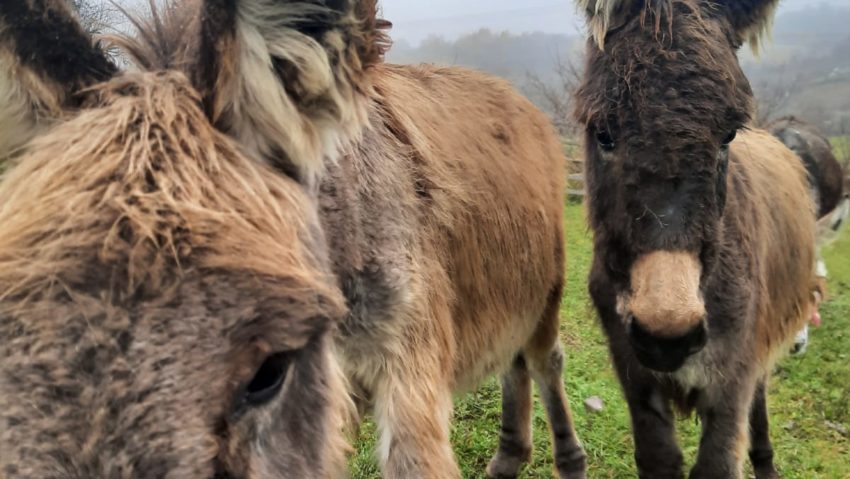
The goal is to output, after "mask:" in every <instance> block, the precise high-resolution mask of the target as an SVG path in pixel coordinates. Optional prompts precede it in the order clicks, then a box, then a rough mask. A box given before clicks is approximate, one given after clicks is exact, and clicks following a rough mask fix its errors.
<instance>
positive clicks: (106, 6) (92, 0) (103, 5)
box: [67, 0, 118, 35]
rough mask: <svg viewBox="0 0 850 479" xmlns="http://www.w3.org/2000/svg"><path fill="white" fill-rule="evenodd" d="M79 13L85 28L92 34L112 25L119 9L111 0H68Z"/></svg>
mask: <svg viewBox="0 0 850 479" xmlns="http://www.w3.org/2000/svg"><path fill="white" fill-rule="evenodd" d="M67 1H68V3H69V4H70V5H71V8H73V9H74V10H75V11H76V12H77V14H78V15H79V16H80V21H81V22H82V24H83V28H85V29H86V31H88V32H89V33H91V34H92V35H98V34H101V33H104V32H105V31H106V30H107V29H108V28H110V27H111V25H112V23H113V22H114V21H115V19H116V16H117V14H118V9H117V8H115V6H114V5H113V4H112V2H110V1H109V0H67Z"/></svg>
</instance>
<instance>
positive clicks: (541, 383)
mask: <svg viewBox="0 0 850 479" xmlns="http://www.w3.org/2000/svg"><path fill="white" fill-rule="evenodd" d="M527 359H528V368H529V370H530V371H531V375H532V377H533V378H534V382H535V383H537V387H538V389H539V391H540V399H541V401H543V405H544V407H545V408H546V413H547V415H548V416H549V425H550V427H551V428H552V446H553V449H554V452H555V467H556V469H557V471H558V477H560V478H561V479H585V477H586V475H585V474H586V472H585V471H586V467H587V460H586V455H585V453H584V449H582V447H581V443H580V442H579V440H578V437H577V436H576V433H575V430H574V428H573V420H572V416H571V415H570V407H569V403H568V402H567V395H566V393H565V392H564V379H563V377H562V374H563V370H564V352H563V349H562V348H561V343H560V342H558V341H556V342H555V344H554V346H553V347H552V348H551V349H550V350H549V352H548V353H546V354H544V355H540V356H538V355H535V354H532V353H531V352H529V353H527Z"/></svg>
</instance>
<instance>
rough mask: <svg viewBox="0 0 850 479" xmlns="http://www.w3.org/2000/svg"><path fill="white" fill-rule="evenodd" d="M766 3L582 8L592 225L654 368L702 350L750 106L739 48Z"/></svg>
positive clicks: (582, 95) (655, 0)
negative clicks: (707, 301) (730, 170)
mask: <svg viewBox="0 0 850 479" xmlns="http://www.w3.org/2000/svg"><path fill="white" fill-rule="evenodd" d="M727 3H728V5H726V4H727ZM771 3H773V2H737V1H736V2H731V1H730V2H702V1H698V0H672V1H671V0H633V1H627V0H624V1H616V0H612V1H605V0H596V1H592V0H591V1H589V2H583V4H582V5H583V6H584V7H585V8H586V9H587V11H588V17H589V23H590V27H591V30H592V31H593V32H594V34H595V35H596V40H597V42H591V44H590V45H589V47H588V61H587V69H586V72H585V80H584V83H583V85H582V87H581V88H580V90H579V93H578V98H577V100H578V106H577V116H578V119H579V120H580V121H581V122H582V123H583V124H585V125H586V135H587V137H586V142H587V179H588V187H589V191H590V194H591V199H590V217H591V222H592V226H593V228H594V230H595V232H596V238H597V252H598V253H599V254H601V255H602V256H603V257H604V264H605V265H606V267H607V268H608V272H609V275H610V276H611V277H612V278H613V279H614V281H615V282H616V283H617V284H618V289H619V297H618V299H617V300H618V310H619V313H620V314H621V315H622V317H623V320H624V321H625V323H626V326H627V328H628V330H629V334H630V337H631V341H632V345H633V346H634V349H635V352H636V353H637V356H638V358H639V359H640V360H641V362H642V363H643V364H644V365H645V366H647V367H650V368H653V369H657V370H661V371H673V370H676V369H678V368H679V367H680V366H681V365H682V364H683V362H684V361H685V359H687V357H688V356H690V355H692V354H694V353H696V352H698V351H700V350H701V349H702V348H703V346H704V345H705V344H706V341H707V337H708V331H707V329H706V317H705V316H706V310H705V305H704V301H703V295H702V288H703V286H704V284H705V282H706V278H707V277H708V276H709V275H710V274H711V271H712V268H713V266H714V262H715V245H716V244H717V243H718V241H719V237H718V231H719V224H720V221H721V217H722V215H723V211H724V207H725V203H726V171H727V162H728V155H729V144H730V143H731V142H732V141H733V140H734V138H735V135H736V132H737V131H738V130H739V129H740V128H741V127H742V126H743V125H744V124H745V123H746V122H747V120H748V118H749V112H750V110H751V103H752V92H751V90H750V86H749V83H748V82H747V80H746V78H745V77H744V75H743V73H742V71H741V68H740V66H739V65H738V60H737V56H736V52H737V49H738V48H739V46H740V45H741V43H742V41H743V40H744V38H745V36H746V35H748V34H749V33H750V32H752V31H753V30H752V29H753V28H759V26H758V25H759V23H758V21H759V20H758V19H760V18H762V16H764V15H766V11H767V10H768V8H767V7H768V6H770V4H771ZM744 7H747V9H744V10H742V9H743V8H744ZM748 15H749V16H748ZM748 18H751V19H752V20H750V21H748V20H747V19H748ZM600 45H601V46H600Z"/></svg>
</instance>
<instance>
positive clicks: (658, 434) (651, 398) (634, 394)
mask: <svg viewBox="0 0 850 479" xmlns="http://www.w3.org/2000/svg"><path fill="white" fill-rule="evenodd" d="M603 324H604V325H605V326H606V329H607V333H608V341H609V347H610V349H611V357H612V359H613V360H614V366H615V367H616V370H617V376H618V377H619V379H620V384H621V385H622V387H623V393H624V394H625V396H626V401H627V402H628V405H629V415H630V416H631V420H632V434H633V436H634V441H635V464H636V465H637V470H638V477H639V478H640V479H682V477H683V476H684V465H683V457H682V451H681V449H679V446H678V444H676V427H675V422H674V417H673V410H672V408H671V406H670V400H669V398H668V397H667V396H665V395H664V393H663V392H662V391H661V389H660V388H659V385H658V380H657V379H656V378H655V377H654V376H653V375H652V373H650V372H649V371H648V370H647V369H644V368H642V367H640V366H639V365H638V361H637V358H635V356H634V354H633V353H632V352H631V345H629V343H628V340H627V339H626V336H625V329H624V328H623V327H622V325H621V323H620V320H619V318H618V317H617V316H615V315H614V314H613V312H612V315H611V316H610V319H609V321H606V322H603Z"/></svg>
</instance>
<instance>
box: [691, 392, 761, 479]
mask: <svg viewBox="0 0 850 479" xmlns="http://www.w3.org/2000/svg"><path fill="white" fill-rule="evenodd" d="M754 392H755V381H749V382H748V381H746V380H744V381H741V382H738V383H732V384H725V385H723V386H720V387H718V388H717V390H716V391H706V393H707V394H708V397H706V398H705V399H706V401H704V405H703V406H700V407H699V414H700V419H701V420H702V439H700V445H699V452H698V453H697V461H696V464H695V465H694V467H693V469H691V474H690V476H688V477H689V478H690V479H714V478H717V477H723V478H729V479H740V478H741V477H743V469H744V459H745V458H746V454H747V448H748V445H749V417H750V408H751V406H752V404H753V396H754Z"/></svg>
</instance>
